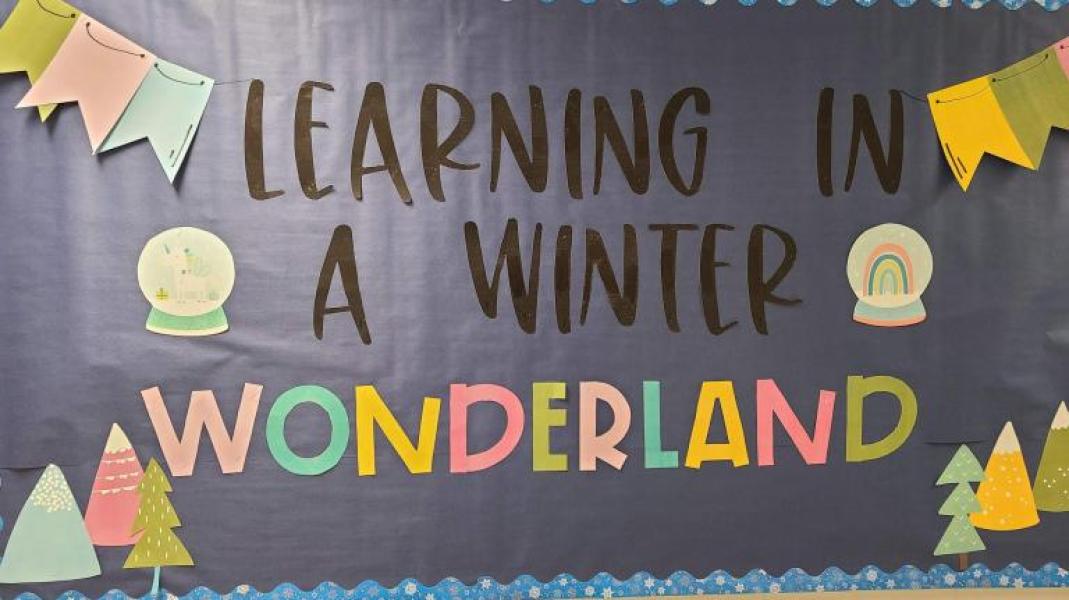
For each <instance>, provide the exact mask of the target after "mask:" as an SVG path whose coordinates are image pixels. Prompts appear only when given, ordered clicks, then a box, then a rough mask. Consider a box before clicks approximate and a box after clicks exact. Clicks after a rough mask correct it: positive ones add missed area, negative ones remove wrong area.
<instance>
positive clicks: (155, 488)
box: [123, 458, 193, 596]
mask: <svg viewBox="0 0 1069 600" xmlns="http://www.w3.org/2000/svg"><path fill="white" fill-rule="evenodd" d="M138 491H139V492H140V494H141V502H140V504H139V505H138V508H137V517H136V518H135V519H134V525H133V528H132V531H134V532H140V533H141V539H140V540H138V542H137V544H135V545H134V549H133V550H131V551H130V556H127V557H126V563H125V564H123V568H124V569H140V568H147V567H153V568H154V571H153V573H152V591H151V592H149V594H151V595H153V596H155V595H156V594H157V593H158V592H159V591H160V567H191V566H193V558H192V557H191V556H190V555H189V551H188V550H186V547H185V545H184V544H182V540H180V539H178V536H177V535H175V533H174V531H171V530H172V529H174V528H175V527H181V526H182V522H181V521H180V520H179V519H178V514H177V513H175V512H174V507H173V506H171V500H170V498H168V497H167V494H168V493H170V492H171V482H170V481H167V476H166V475H164V473H163V469H161V468H160V464H159V463H158V462H156V459H155V458H153V459H151V460H149V461H148V467H146V468H145V476H144V478H142V479H141V484H140V485H139V486H138Z"/></svg>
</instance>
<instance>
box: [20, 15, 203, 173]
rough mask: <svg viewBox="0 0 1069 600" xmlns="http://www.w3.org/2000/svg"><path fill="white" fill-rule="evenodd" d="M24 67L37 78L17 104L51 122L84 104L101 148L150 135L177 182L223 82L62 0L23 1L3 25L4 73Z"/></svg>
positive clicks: (94, 148) (96, 148)
mask: <svg viewBox="0 0 1069 600" xmlns="http://www.w3.org/2000/svg"><path fill="white" fill-rule="evenodd" d="M17 72H25V73H26V75H27V76H28V77H29V79H30V83H31V84H32V86H31V87H30V90H29V92H28V93H27V94H26V95H25V96H24V97H23V98H22V100H20V101H19V103H18V105H17V108H27V107H37V111H38V113H39V115H40V117H41V121H42V122H44V121H45V120H47V119H48V117H49V116H50V115H51V114H52V111H53V110H54V109H55V107H56V105H57V104H61V103H66V102H77V103H78V106H79V108H80V109H81V112H82V118H83V119H84V121H85V129H86V132H87V133H88V134H89V144H90V146H91V147H92V151H93V153H94V154H95V153H97V152H107V151H108V150H114V149H115V148H118V147H120V146H124V145H126V144H129V143H132V142H136V141H138V140H142V139H146V138H147V139H148V141H149V144H150V145H151V146H152V149H153V150H154V151H155V152H156V157H157V158H158V159H159V162H160V166H161V167H163V170H164V172H165V173H166V174H167V179H168V180H170V181H171V182H172V183H173V182H174V179H175V177H176V176H177V175H178V172H179V171H180V170H181V168H182V164H183V163H184V162H185V158H186V154H187V153H188V152H189V146H190V143H191V142H192V140H193V137H194V135H196V132H197V127H198V126H199V125H200V121H201V117H202V115H203V114H204V109H205V107H206V106H207V105H208V97H209V96H210V95H211V92H212V88H213V87H214V84H215V82H214V81H213V80H212V79H211V78H209V77H206V76H204V75H201V74H200V73H196V72H194V71H191V70H189V69H186V68H184V67H181V66H179V65H176V64H174V63H171V62H168V61H165V60H163V59H161V58H159V57H157V56H156V55H154V54H152V53H151V52H149V51H147V50H145V49H144V48H142V47H140V46H138V45H137V44H135V43H133V42H131V41H130V40H128V39H126V38H125V37H123V36H122V35H120V34H118V33H116V32H114V31H112V30H111V29H109V28H108V27H107V26H106V25H104V24H102V23H100V22H99V21H97V20H96V19H94V18H92V17H91V16H89V15H87V14H84V13H82V12H81V11H80V10H78V9H77V8H74V7H73V6H71V5H69V4H67V3H66V2H62V1H61V0H18V3H17V4H16V5H15V8H14V10H13V11H12V12H11V14H10V15H9V16H8V18H7V20H6V21H5V22H4V24H3V26H2V27H0V73H17Z"/></svg>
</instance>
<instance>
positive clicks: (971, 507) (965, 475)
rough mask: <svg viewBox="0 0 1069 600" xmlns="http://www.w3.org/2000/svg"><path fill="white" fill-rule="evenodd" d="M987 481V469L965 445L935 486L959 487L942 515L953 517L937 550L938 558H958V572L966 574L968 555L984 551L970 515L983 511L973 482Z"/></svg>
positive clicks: (948, 498) (955, 454)
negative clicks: (985, 471) (953, 555)
mask: <svg viewBox="0 0 1069 600" xmlns="http://www.w3.org/2000/svg"><path fill="white" fill-rule="evenodd" d="M983 480H984V469H983V467H981V466H980V462H979V461H978V460H976V456H975V455H974V454H973V453H972V450H969V447H968V446H966V445H965V444H962V445H961V446H960V447H959V448H958V451H957V452H955V453H954V458H952V459H950V464H948V465H947V466H946V468H945V469H943V474H942V475H940V476H939V480H938V481H936V482H935V484H936V485H948V484H951V483H953V484H956V485H955V487H954V491H953V492H951V493H950V496H948V497H947V499H946V501H945V502H943V506H941V507H939V514H941V515H944V516H950V517H953V519H952V520H951V521H950V525H948V526H947V528H946V531H945V532H943V537H942V538H941V539H940V540H939V545H937V546H936V547H935V555H936V556H944V555H947V554H957V555H958V570H960V571H964V570H965V569H966V568H967V567H968V566H969V553H970V552H976V551H978V550H983V549H984V548H985V546H984V542H983V540H981V539H980V535H979V534H978V533H976V528H975V527H973V525H972V523H970V522H969V514H970V513H975V512H980V510H981V506H980V501H979V500H978V499H977V498H976V493H975V492H973V489H972V483H975V482H979V481H983Z"/></svg>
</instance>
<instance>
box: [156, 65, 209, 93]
mask: <svg viewBox="0 0 1069 600" xmlns="http://www.w3.org/2000/svg"><path fill="white" fill-rule="evenodd" d="M152 66H153V67H154V68H155V69H156V72H157V73H159V74H160V75H163V76H164V77H166V78H167V79H170V80H171V81H173V82H175V83H181V84H182V85H192V86H194V87H195V86H198V85H204V80H203V79H201V80H200V83H194V82H192V81H182V80H181V79H175V78H174V77H171V76H170V75H168V74H167V73H164V72H163V69H161V68H160V63H153V64H152Z"/></svg>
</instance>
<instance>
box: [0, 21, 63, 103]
mask: <svg viewBox="0 0 1069 600" xmlns="http://www.w3.org/2000/svg"><path fill="white" fill-rule="evenodd" d="M80 14H81V13H80V12H79V11H78V9H76V8H74V7H73V6H71V5H69V4H67V3H66V2H62V1H60V0H19V1H18V3H17V4H16V5H15V9H14V10H12V11H11V14H10V15H8V17H7V20H6V21H4V25H3V26H2V27H0V73H18V72H22V71H25V72H26V76H27V77H29V79H30V83H35V82H36V81H37V80H38V79H39V78H40V77H41V73H43V72H44V70H45V67H47V66H48V63H50V62H52V57H53V56H55V55H56V51H57V50H59V47H60V45H62V44H63V40H65V39H67V34H68V33H70V31H71V28H72V27H74V22H75V21H76V20H77V19H78V15H80ZM55 108H56V105H55V104H42V105H40V106H38V107H37V112H38V114H39V115H40V116H41V121H44V120H45V119H47V118H48V116H49V115H51V114H52V111H53V110H55Z"/></svg>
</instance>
